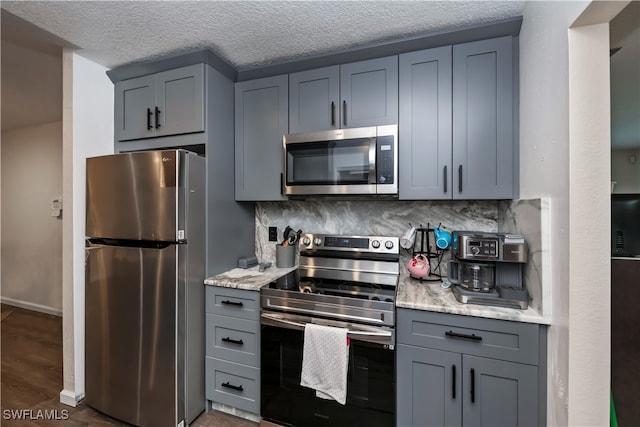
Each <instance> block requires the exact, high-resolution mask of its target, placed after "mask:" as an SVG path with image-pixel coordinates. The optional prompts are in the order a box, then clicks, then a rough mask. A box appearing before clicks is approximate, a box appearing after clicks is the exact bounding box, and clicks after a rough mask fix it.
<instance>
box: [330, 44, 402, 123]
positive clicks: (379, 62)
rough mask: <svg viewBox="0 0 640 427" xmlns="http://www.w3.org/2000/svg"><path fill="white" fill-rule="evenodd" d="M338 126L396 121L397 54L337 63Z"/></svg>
mask: <svg viewBox="0 0 640 427" xmlns="http://www.w3.org/2000/svg"><path fill="white" fill-rule="evenodd" d="M340 95H341V97H342V104H341V106H340V108H341V116H340V119H341V127H343V128H355V127H363V126H379V125H393V124H396V123H398V57H397V56H389V57H385V58H378V59H371V60H368V61H361V62H353V63H351V64H345V65H341V66H340Z"/></svg>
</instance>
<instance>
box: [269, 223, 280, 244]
mask: <svg viewBox="0 0 640 427" xmlns="http://www.w3.org/2000/svg"><path fill="white" fill-rule="evenodd" d="M269 241H270V242H277V241H278V227H269Z"/></svg>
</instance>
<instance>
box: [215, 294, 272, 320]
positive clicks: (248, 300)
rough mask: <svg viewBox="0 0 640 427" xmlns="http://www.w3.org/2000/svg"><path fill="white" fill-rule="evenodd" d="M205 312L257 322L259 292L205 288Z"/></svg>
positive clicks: (258, 315) (258, 316)
mask: <svg viewBox="0 0 640 427" xmlns="http://www.w3.org/2000/svg"><path fill="white" fill-rule="evenodd" d="M205 310H206V312H207V313H212V314H220V315H222V316H231V317H239V318H241V319H248V320H255V321H256V322H257V321H258V320H259V319H260V292H254V291H246V290H244V289H234V288H220V287H216V286H207V290H206V303H205Z"/></svg>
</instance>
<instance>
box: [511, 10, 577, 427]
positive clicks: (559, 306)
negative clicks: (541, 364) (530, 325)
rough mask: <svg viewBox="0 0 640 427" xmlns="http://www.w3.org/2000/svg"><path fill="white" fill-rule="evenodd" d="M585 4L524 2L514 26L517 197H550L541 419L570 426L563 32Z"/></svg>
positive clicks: (566, 73) (566, 112) (566, 76)
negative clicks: (516, 48) (517, 101)
mask: <svg viewBox="0 0 640 427" xmlns="http://www.w3.org/2000/svg"><path fill="white" fill-rule="evenodd" d="M587 4H588V2H527V4H526V6H525V9H524V13H523V22H522V29H521V31H520V197H521V198H523V199H529V198H536V197H549V198H550V211H551V227H550V228H551V230H550V235H551V260H552V261H551V271H552V273H551V280H552V283H551V289H552V313H553V318H552V319H553V320H552V325H551V327H550V329H549V340H548V348H549V352H548V361H547V363H548V375H547V377H548V386H547V387H548V393H547V424H548V425H568V408H567V406H568V400H569V398H568V396H569V394H568V390H567V388H568V383H569V356H568V354H569V279H570V278H569V268H568V266H569V167H570V160H569V90H568V88H569V69H568V66H569V61H568V36H567V31H568V28H569V26H570V25H571V23H572V22H573V21H574V20H575V19H576V18H577V17H578V15H579V14H580V13H581V12H582V11H583V10H584V9H585V7H586V6H587Z"/></svg>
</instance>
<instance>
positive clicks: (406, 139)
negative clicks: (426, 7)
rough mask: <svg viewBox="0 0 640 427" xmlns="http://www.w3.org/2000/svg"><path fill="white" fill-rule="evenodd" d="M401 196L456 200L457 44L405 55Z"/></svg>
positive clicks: (402, 63) (400, 132) (400, 131)
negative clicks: (454, 62) (454, 69)
mask: <svg viewBox="0 0 640 427" xmlns="http://www.w3.org/2000/svg"><path fill="white" fill-rule="evenodd" d="M399 68H400V70H399V74H400V87H399V90H400V121H399V125H398V126H399V129H398V135H399V141H400V147H399V164H400V168H399V172H400V177H399V183H400V186H399V198H400V199H408V200H412V199H413V200H419V199H451V197H452V191H451V188H452V187H451V46H445V47H439V48H435V49H427V50H422V51H419V52H411V53H405V54H402V55H400V58H399Z"/></svg>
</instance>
